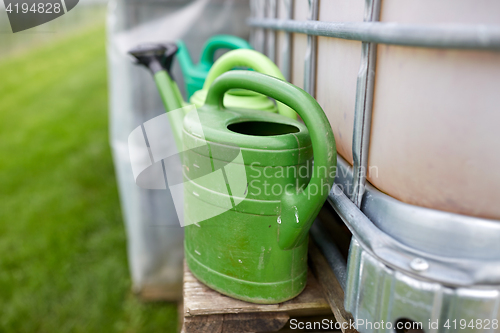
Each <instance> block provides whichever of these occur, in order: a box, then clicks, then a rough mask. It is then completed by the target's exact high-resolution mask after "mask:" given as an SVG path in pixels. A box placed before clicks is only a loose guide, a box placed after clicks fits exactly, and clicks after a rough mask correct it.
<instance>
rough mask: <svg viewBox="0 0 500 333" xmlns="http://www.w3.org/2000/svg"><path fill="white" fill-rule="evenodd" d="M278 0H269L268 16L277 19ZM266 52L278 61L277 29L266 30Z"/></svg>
mask: <svg viewBox="0 0 500 333" xmlns="http://www.w3.org/2000/svg"><path fill="white" fill-rule="evenodd" d="M276 1H277V0H267V17H268V18H273V19H275V18H276V17H277V14H278V8H277V4H276ZM266 54H267V57H268V58H269V59H271V61H272V62H276V30H273V29H269V30H268V31H266Z"/></svg>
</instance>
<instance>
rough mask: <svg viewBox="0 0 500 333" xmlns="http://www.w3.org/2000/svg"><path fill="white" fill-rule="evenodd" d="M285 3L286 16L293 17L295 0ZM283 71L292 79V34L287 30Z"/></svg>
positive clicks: (284, 74)
mask: <svg viewBox="0 0 500 333" xmlns="http://www.w3.org/2000/svg"><path fill="white" fill-rule="evenodd" d="M283 2H284V5H285V11H286V13H285V14H286V17H287V19H289V20H291V19H292V18H293V5H294V1H293V0H283ZM280 67H281V72H282V73H283V76H284V77H285V79H286V80H287V81H291V79H292V34H291V33H290V32H285V38H284V40H283V45H282V49H281V66H280Z"/></svg>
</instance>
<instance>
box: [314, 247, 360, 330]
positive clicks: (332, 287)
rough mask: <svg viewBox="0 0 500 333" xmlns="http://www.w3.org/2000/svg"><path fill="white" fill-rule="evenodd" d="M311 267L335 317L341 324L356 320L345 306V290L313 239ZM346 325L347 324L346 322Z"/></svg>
mask: <svg viewBox="0 0 500 333" xmlns="http://www.w3.org/2000/svg"><path fill="white" fill-rule="evenodd" d="M309 267H310V268H311V270H312V272H313V274H314V275H315V276H316V278H317V279H318V284H319V285H320V286H321V288H322V289H323V292H324V293H325V296H326V299H327V301H328V303H329V304H330V308H331V309H332V312H333V315H334V316H335V319H337V321H338V322H339V323H340V324H343V323H347V326H349V322H351V323H352V322H354V319H353V317H352V315H351V314H350V313H349V312H347V311H346V310H345V308H344V291H343V290H342V287H341V286H340V284H339V282H338V281H337V278H336V276H335V274H333V271H332V269H331V268H330V266H328V262H327V261H326V259H325V257H324V256H323V254H322V253H321V251H320V250H319V249H318V248H317V246H316V245H315V244H314V242H313V241H312V240H310V241H309ZM344 325H345V324H344ZM342 332H343V333H358V331H356V330H354V329H352V328H348V329H345V330H344V329H342Z"/></svg>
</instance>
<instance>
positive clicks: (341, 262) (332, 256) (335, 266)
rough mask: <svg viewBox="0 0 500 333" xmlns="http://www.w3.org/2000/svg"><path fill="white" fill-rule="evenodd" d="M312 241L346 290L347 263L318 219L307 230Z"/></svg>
mask: <svg viewBox="0 0 500 333" xmlns="http://www.w3.org/2000/svg"><path fill="white" fill-rule="evenodd" d="M309 234H310V235H311V237H312V239H313V241H314V243H316V245H317V246H318V248H319V250H320V251H321V253H322V254H323V256H324V257H325V259H326V261H327V263H328V265H329V266H330V268H331V269H332V271H333V274H335V277H336V278H337V280H338V281H339V284H340V286H341V287H342V290H344V291H345V290H346V285H347V264H346V260H345V259H344V257H342V254H341V253H340V251H339V249H338V248H337V246H336V245H335V243H333V241H332V240H331V238H330V237H328V231H327V230H326V228H325V227H324V226H323V224H322V223H321V221H320V220H318V219H316V221H315V222H314V224H313V225H312V227H311V230H310V232H309Z"/></svg>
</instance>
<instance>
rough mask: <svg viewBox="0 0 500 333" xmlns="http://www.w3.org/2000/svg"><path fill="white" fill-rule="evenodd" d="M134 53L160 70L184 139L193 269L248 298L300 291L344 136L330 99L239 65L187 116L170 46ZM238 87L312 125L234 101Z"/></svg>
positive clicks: (284, 296) (281, 297)
mask: <svg viewBox="0 0 500 333" xmlns="http://www.w3.org/2000/svg"><path fill="white" fill-rule="evenodd" d="M164 51H165V50H163V52H164ZM132 54H133V55H134V56H136V58H137V59H138V60H139V62H141V63H142V64H144V65H146V66H148V67H149V68H150V69H151V70H152V71H153V73H154V78H155V81H156V83H157V86H158V88H159V90H160V94H161V96H162V98H163V100H164V102H165V107H166V109H167V112H168V113H167V114H168V116H169V118H170V120H171V125H172V126H173V127H174V132H175V133H176V136H177V137H176V141H177V142H178V144H179V146H182V148H181V151H182V171H183V182H184V205H185V206H184V225H185V244H184V246H185V255H186V261H187V264H188V266H189V268H190V270H191V271H192V273H193V274H194V275H195V276H196V277H197V278H198V279H199V280H200V281H202V282H203V283H205V284H206V285H208V286H209V287H211V288H213V289H215V290H217V291H219V292H221V293H223V294H226V295H229V296H232V297H235V298H238V299H241V300H245V301H249V302H255V303H265V304H271V303H279V302H283V301H286V300H288V299H291V298H293V297H295V296H296V295H298V294H299V293H300V292H301V291H302V290H303V289H304V287H305V285H306V278H307V242H308V237H307V235H308V231H309V228H310V226H311V224H312V222H313V220H314V218H315V217H316V215H317V214H318V212H319V210H320V208H321V206H322V205H323V203H324V201H325V199H326V197H327V195H328V193H329V190H330V188H331V186H332V184H333V180H334V178H333V177H334V174H335V172H334V171H335V164H336V149H335V140H334V137H333V133H332V130H331V127H330V124H329V122H328V119H327V118H326V116H325V114H324V112H323V110H322V109H321V107H320V106H319V105H318V103H317V102H316V100H315V99H314V98H312V97H311V96H310V95H309V94H307V93H306V92H305V91H303V90H302V89H300V88H298V87H296V86H294V85H292V84H290V83H287V82H285V81H282V80H280V79H277V78H274V77H271V76H268V75H264V74H260V73H256V72H251V71H237V70H236V71H230V72H227V73H225V74H223V75H221V76H220V77H218V78H217V79H216V80H215V81H214V82H213V83H212V85H211V86H210V89H209V90H208V93H207V96H206V102H205V104H204V105H203V106H202V107H200V108H199V109H198V110H193V111H190V112H188V113H187V114H186V115H185V116H184V113H183V112H180V113H179V112H177V110H175V109H173V107H174V105H173V104H172V103H171V101H172V99H170V97H169V96H171V95H174V94H175V92H174V91H171V90H170V87H171V84H170V82H171V81H169V80H171V79H170V77H169V75H168V72H167V71H166V70H162V69H161V68H160V67H161V66H162V64H165V63H166V62H165V60H164V56H162V51H155V49H154V47H148V48H142V49H137V50H135V51H134V52H132ZM167 62H168V61H167ZM231 89H245V90H250V91H253V92H256V93H259V94H263V95H266V96H269V97H271V98H274V99H275V100H276V101H279V102H281V103H283V104H286V105H287V106H289V107H290V108H292V109H293V110H295V111H296V112H297V113H298V114H299V115H300V116H301V118H302V119H303V121H304V123H305V125H304V124H302V123H301V122H298V121H296V120H294V119H290V118H288V117H285V116H283V115H280V114H274V113H269V112H263V111H257V110H245V109H228V108H226V107H225V106H224V104H223V99H224V94H225V93H226V92H227V91H229V90H231ZM178 107H180V104H179V105H178ZM313 152H314V154H313ZM312 160H314V164H313V163H312Z"/></svg>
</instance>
